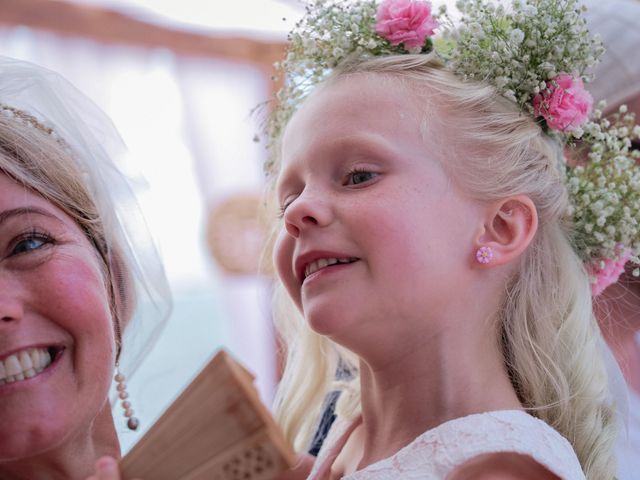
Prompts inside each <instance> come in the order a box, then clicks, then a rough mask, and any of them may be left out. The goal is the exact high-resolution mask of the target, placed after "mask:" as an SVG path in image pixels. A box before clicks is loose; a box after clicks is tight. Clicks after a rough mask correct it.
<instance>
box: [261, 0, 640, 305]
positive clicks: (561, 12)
mask: <svg viewBox="0 0 640 480" xmlns="http://www.w3.org/2000/svg"><path fill="white" fill-rule="evenodd" d="M456 7H457V8H458V10H459V11H460V13H461V14H462V18H461V20H460V25H459V26H458V27H457V28H454V24H453V22H452V21H451V19H450V17H449V16H448V14H447V11H446V7H444V6H443V7H441V8H440V9H439V10H438V12H436V13H434V12H433V10H432V6H431V4H430V3H429V2H428V1H424V0H383V1H382V2H379V1H378V0H358V1H355V2H354V1H348V0H315V1H312V2H311V3H309V4H308V5H307V7H306V15H305V16H304V18H303V19H302V20H301V21H300V22H298V23H297V24H296V26H295V28H294V29H293V31H292V32H291V33H290V34H289V48H288V53H287V56H286V58H285V60H284V61H283V62H281V63H277V64H276V65H275V66H276V68H277V69H278V70H279V71H280V72H281V74H283V75H284V81H285V83H284V86H283V87H282V88H281V89H280V91H279V92H278V94H277V101H278V106H277V108H276V109H275V111H274V112H273V113H272V115H271V118H270V120H269V123H268V125H267V130H268V137H269V142H270V143H269V145H268V147H269V148H271V149H272V150H273V148H274V146H275V142H276V141H277V139H279V138H280V136H281V134H282V131H283V129H284V127H285V125H286V124H287V122H288V121H289V119H290V117H291V115H292V114H293V112H295V110H296V109H297V108H298V106H299V105H300V103H301V102H302V100H304V98H305V97H306V96H307V95H308V94H309V92H310V91H311V89H312V87H313V86H314V85H316V84H317V83H319V82H321V81H322V80H323V79H325V78H326V77H327V76H328V75H329V73H330V72H331V70H332V69H333V68H334V67H336V66H337V65H339V64H340V63H341V62H343V61H344V60H346V59H348V58H351V57H360V58H366V57H374V56H384V55H399V54H419V53H430V52H435V53H436V54H437V55H438V56H439V57H440V58H441V59H442V60H443V61H444V62H445V63H446V64H447V66H448V68H449V69H450V70H451V71H453V72H454V73H456V74H458V75H460V76H461V77H462V78H463V79H465V80H472V81H473V80H481V81H484V82H487V83H489V84H491V85H492V86H493V87H494V88H495V89H496V91H497V92H498V93H499V94H501V95H503V96H504V97H506V98H508V99H510V100H512V101H513V102H516V103H517V104H518V105H519V106H520V108H521V109H522V110H523V111H524V112H526V113H528V114H530V115H532V116H533V117H534V118H535V119H536V121H538V122H539V124H540V126H541V127H542V128H543V129H544V130H545V131H546V132H547V133H548V134H549V135H551V136H552V137H554V138H556V139H557V140H558V141H559V142H560V143H561V144H563V145H566V146H568V147H574V148H579V149H581V150H583V151H584V154H586V156H587V158H588V161H587V162H586V163H585V164H583V165H579V166H576V167H570V166H568V165H565V168H566V178H567V184H568V191H569V196H570V200H571V207H570V212H569V213H570V214H571V215H572V217H573V220H574V228H575V234H574V245H575V248H576V251H577V252H578V254H579V255H580V256H581V258H582V259H583V261H584V262H585V265H586V267H587V269H588V271H589V273H590V275H591V280H592V292H593V294H594V295H597V294H599V293H600V292H601V291H602V290H604V288H606V287H607V286H608V285H610V284H611V283H614V282H615V281H616V280H617V279H618V277H619V276H620V274H621V273H622V271H623V270H624V266H625V264H626V263H627V262H628V261H632V262H634V263H635V264H636V265H638V264H640V258H639V254H640V166H638V163H637V161H638V160H639V159H640V152H638V151H634V150H632V145H631V143H632V139H634V138H635V139H640V126H637V125H635V117H634V116H633V115H632V114H629V113H627V111H626V108H625V107H624V106H623V107H620V110H619V111H618V112H617V113H616V114H614V115H613V116H612V117H611V118H604V117H603V116H602V110H603V109H604V108H605V106H606V104H605V103H603V102H601V103H600V104H598V105H597V106H596V108H595V109H593V99H592V97H591V95H590V94H589V92H588V91H587V90H586V89H585V87H584V83H585V82H588V81H590V80H591V77H590V76H589V73H588V72H589V70H590V69H591V68H593V67H594V66H595V65H596V64H597V62H598V60H599V58H600V57H601V56H602V54H603V53H604V48H603V46H602V42H601V40H600V39H599V37H598V36H591V35H590V34H589V31H588V30H587V27H586V21H585V20H584V18H583V17H582V13H583V11H584V7H580V6H578V4H577V1H576V0H513V1H512V3H511V8H510V9H509V10H507V9H505V8H504V6H502V5H494V4H493V3H491V2H488V1H484V0H459V1H458V2H456ZM437 28H440V29H441V30H443V31H442V33H441V34H439V35H438V37H434V32H435V30H436V29H437ZM578 139H580V140H579V141H578ZM269 162H271V163H269ZM272 162H273V159H271V160H269V161H268V163H267V165H266V168H267V169H268V170H269V169H270V168H271V164H272ZM633 274H634V275H636V276H638V275H639V274H640V271H639V269H638V268H635V269H634V271H633Z"/></svg>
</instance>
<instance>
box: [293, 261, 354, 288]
mask: <svg viewBox="0 0 640 480" xmlns="http://www.w3.org/2000/svg"><path fill="white" fill-rule="evenodd" d="M357 261H358V260H354V261H352V262H349V263H336V264H333V265H328V266H326V267H323V268H321V269H319V270H316V271H315V272H313V273H312V274H310V275H309V276H307V277H306V278H305V279H304V280H303V281H302V285H303V286H305V285H307V284H308V283H309V282H313V281H315V280H316V279H319V278H322V277H324V276H326V275H331V274H332V273H338V272H340V271H342V270H345V269H346V268H347V267H350V266H351V265H353V264H354V263H356V262H357Z"/></svg>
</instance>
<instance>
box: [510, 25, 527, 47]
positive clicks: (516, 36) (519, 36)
mask: <svg viewBox="0 0 640 480" xmlns="http://www.w3.org/2000/svg"><path fill="white" fill-rule="evenodd" d="M509 37H510V39H511V41H512V42H513V43H515V44H516V45H520V44H521V43H522V41H523V40H524V32H523V31H522V30H520V29H519V28H514V29H513V30H511V34H510V35H509Z"/></svg>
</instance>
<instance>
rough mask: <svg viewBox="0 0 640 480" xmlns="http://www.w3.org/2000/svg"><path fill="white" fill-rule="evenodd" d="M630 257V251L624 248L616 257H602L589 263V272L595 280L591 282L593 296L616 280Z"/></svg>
mask: <svg viewBox="0 0 640 480" xmlns="http://www.w3.org/2000/svg"><path fill="white" fill-rule="evenodd" d="M630 257H631V251H630V250H628V249H625V250H622V251H621V252H620V253H619V254H618V258H617V259H611V258H604V259H602V260H594V261H593V262H592V263H591V265H589V267H588V270H589V273H591V275H593V276H594V277H595V282H594V283H592V284H591V294H592V295H593V296H594V297H596V296H598V295H600V294H601V293H602V291H603V290H604V289H605V288H607V287H608V286H609V285H613V284H614V283H616V282H617V281H618V278H620V275H622V272H624V266H625V264H626V263H627V261H629V258H630ZM600 261H603V262H604V267H602V268H600Z"/></svg>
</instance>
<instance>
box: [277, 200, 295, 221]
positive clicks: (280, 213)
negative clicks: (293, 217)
mask: <svg viewBox="0 0 640 480" xmlns="http://www.w3.org/2000/svg"><path fill="white" fill-rule="evenodd" d="M291 203H293V200H287V201H286V202H284V203H283V204H282V205H280V208H279V209H278V219H280V220H282V219H283V218H284V212H286V210H287V207H288V206H289V205H291Z"/></svg>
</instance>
